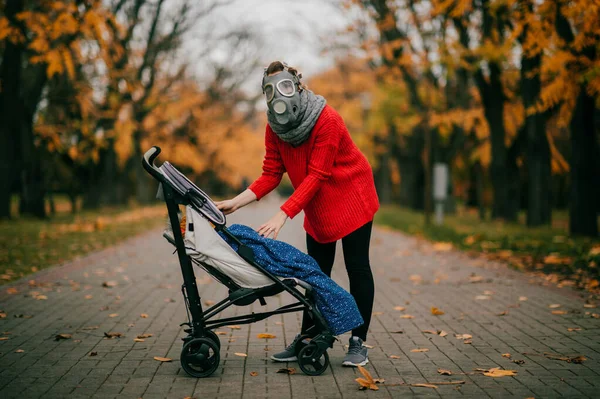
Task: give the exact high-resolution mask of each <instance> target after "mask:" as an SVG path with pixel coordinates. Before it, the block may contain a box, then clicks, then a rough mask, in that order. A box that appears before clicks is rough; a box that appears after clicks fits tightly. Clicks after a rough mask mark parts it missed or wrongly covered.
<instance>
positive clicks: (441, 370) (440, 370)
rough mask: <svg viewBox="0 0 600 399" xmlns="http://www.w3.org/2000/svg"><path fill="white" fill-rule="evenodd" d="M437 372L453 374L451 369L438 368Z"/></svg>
mask: <svg viewBox="0 0 600 399" xmlns="http://www.w3.org/2000/svg"><path fill="white" fill-rule="evenodd" d="M437 372H438V373H440V374H441V375H452V371H450V370H444V369H438V370H437Z"/></svg>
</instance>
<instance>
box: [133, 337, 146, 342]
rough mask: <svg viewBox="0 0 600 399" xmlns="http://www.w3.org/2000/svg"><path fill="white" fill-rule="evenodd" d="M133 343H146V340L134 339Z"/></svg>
mask: <svg viewBox="0 0 600 399" xmlns="http://www.w3.org/2000/svg"><path fill="white" fill-rule="evenodd" d="M133 341H134V342H146V340H145V339H142V338H134V339H133Z"/></svg>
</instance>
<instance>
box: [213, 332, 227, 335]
mask: <svg viewBox="0 0 600 399" xmlns="http://www.w3.org/2000/svg"><path fill="white" fill-rule="evenodd" d="M215 334H217V335H227V332H225V331H215Z"/></svg>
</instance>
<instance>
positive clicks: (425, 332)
mask: <svg viewBox="0 0 600 399" xmlns="http://www.w3.org/2000/svg"><path fill="white" fill-rule="evenodd" d="M422 333H423V334H435V335H437V331H436V330H423V331H422Z"/></svg>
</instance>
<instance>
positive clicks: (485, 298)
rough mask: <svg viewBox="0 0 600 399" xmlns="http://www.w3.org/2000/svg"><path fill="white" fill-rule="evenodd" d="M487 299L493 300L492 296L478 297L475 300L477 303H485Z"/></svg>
mask: <svg viewBox="0 0 600 399" xmlns="http://www.w3.org/2000/svg"><path fill="white" fill-rule="evenodd" d="M487 299H492V297H491V296H489V295H477V296H476V297H475V300H476V301H485V300H487Z"/></svg>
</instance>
